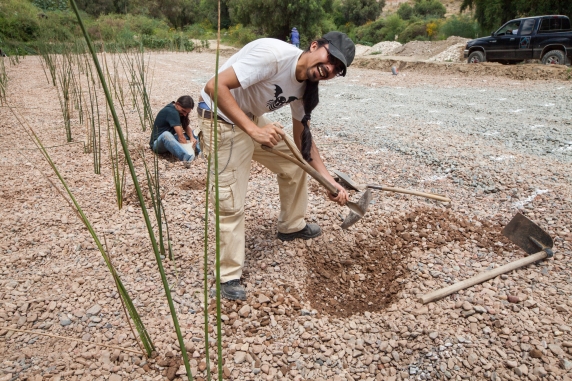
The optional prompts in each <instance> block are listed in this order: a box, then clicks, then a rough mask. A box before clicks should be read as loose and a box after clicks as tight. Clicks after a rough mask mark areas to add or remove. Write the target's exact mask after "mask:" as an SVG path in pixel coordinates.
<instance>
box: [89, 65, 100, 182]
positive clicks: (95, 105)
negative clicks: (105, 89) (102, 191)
mask: <svg viewBox="0 0 572 381" xmlns="http://www.w3.org/2000/svg"><path fill="white" fill-rule="evenodd" d="M88 59H89V58H88V56H87V55H86V56H85V61H86V68H87V69H88V72H87V73H86V77H87V89H88V92H89V102H90V107H91V112H90V118H89V126H90V127H89V129H88V134H87V142H88V143H87V146H88V147H90V148H91V152H92V153H93V170H94V172H95V173H96V174H100V173H101V124H100V120H99V101H98V99H97V85H96V82H95V78H94V74H93V70H92V68H91V64H90V63H89V61H88ZM96 118H97V121H96Z"/></svg>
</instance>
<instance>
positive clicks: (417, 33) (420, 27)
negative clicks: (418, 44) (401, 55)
mask: <svg viewBox="0 0 572 381" xmlns="http://www.w3.org/2000/svg"><path fill="white" fill-rule="evenodd" d="M411 40H418V41H423V40H427V26H426V23H425V21H417V22H414V23H413V24H410V25H409V26H408V27H407V28H405V30H403V32H401V34H400V35H399V42H401V43H402V44H405V43H407V42H409V41H411Z"/></svg>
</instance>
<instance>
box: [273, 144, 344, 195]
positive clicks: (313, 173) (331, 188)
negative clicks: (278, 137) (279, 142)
mask: <svg viewBox="0 0 572 381" xmlns="http://www.w3.org/2000/svg"><path fill="white" fill-rule="evenodd" d="M285 140H286V142H287V143H286V144H287V145H288V148H290V151H292V153H293V154H294V155H296V151H298V149H296V151H293V148H296V147H291V146H290V144H288V140H287V139H285ZM262 149H263V150H265V151H268V152H272V153H273V154H275V155H278V156H280V157H283V158H284V159H286V160H289V161H291V162H292V163H294V164H296V165H297V166H298V167H300V168H302V169H303V170H304V171H305V172H306V173H308V174H309V175H310V176H312V177H313V178H314V179H316V181H317V182H319V183H320V184H322V186H324V188H326V189H327V190H328V192H330V193H331V194H332V195H333V196H334V197H336V196H337V195H338V189H337V188H336V187H335V186H334V185H333V184H332V183H330V182H329V181H328V180H326V179H325V178H324V176H322V175H321V174H320V172H318V171H316V170H315V169H314V168H312V167H311V166H310V164H308V163H307V162H306V161H305V160H304V159H301V160H303V161H300V160H298V159H295V158H293V157H292V156H290V155H286V154H285V153H284V152H280V151H277V150H275V149H274V148H270V147H268V146H265V145H263V146H262ZM297 153H298V155H299V157H300V158H302V155H301V154H300V152H299V151H298V152H297ZM298 155H296V157H298Z"/></svg>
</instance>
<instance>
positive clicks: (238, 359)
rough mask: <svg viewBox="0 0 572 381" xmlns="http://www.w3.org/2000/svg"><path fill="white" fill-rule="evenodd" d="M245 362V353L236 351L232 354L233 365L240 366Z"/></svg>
mask: <svg viewBox="0 0 572 381" xmlns="http://www.w3.org/2000/svg"><path fill="white" fill-rule="evenodd" d="M244 360H246V352H243V351H237V352H236V353H235V354H234V363H235V364H242V363H243V362H244Z"/></svg>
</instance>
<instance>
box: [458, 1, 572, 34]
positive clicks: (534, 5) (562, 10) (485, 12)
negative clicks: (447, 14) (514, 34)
mask: <svg viewBox="0 0 572 381" xmlns="http://www.w3.org/2000/svg"><path fill="white" fill-rule="evenodd" d="M467 8H470V9H473V10H474V12H475V18H476V19H477V21H478V22H479V25H480V26H481V27H482V28H483V29H484V30H485V31H492V30H496V29H497V28H498V27H500V26H501V25H502V24H503V23H505V22H507V21H509V20H510V19H513V18H517V17H527V16H539V15H551V14H560V15H566V16H568V17H572V1H570V0H542V1H539V0H463V3H462V4H461V12H462V11H464V10H465V9H467Z"/></svg>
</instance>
